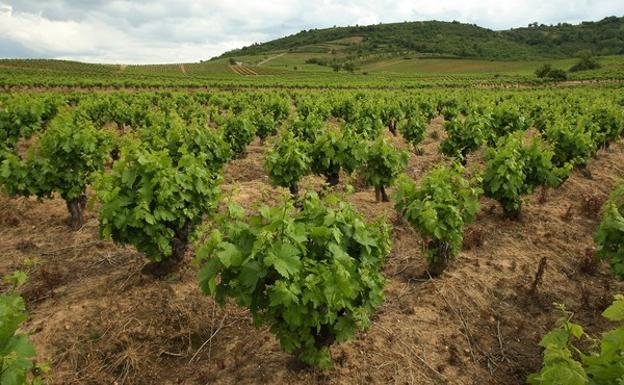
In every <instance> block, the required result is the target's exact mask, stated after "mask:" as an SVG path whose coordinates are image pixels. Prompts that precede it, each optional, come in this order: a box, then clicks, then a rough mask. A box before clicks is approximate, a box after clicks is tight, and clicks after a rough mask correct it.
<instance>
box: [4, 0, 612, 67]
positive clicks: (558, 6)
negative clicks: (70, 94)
mask: <svg viewBox="0 0 624 385" xmlns="http://www.w3.org/2000/svg"><path fill="white" fill-rule="evenodd" d="M0 1H2V0H0ZM623 10H624V9H623V7H622V3H621V0H596V1H591V2H590V1H588V0H568V1H563V0H554V1H548V2H546V1H543V0H528V1H523V2H518V1H509V0H507V1H504V0H482V1H472V0H463V1H461V0H438V1H433V2H432V1H425V0H394V1H390V0H377V1H369V2H366V3H364V2H361V1H356V0H320V1H316V2H309V1H303V0H297V1H287V0H274V1H272V2H271V3H267V2H259V1H252V0H239V1H236V2H231V1H225V0H187V1H185V2H179V1H174V0H152V1H150V2H137V1H130V0H113V1H105V0H50V1H45V2H41V1H37V0H20V1H9V0H4V2H0V52H3V53H4V54H7V52H8V54H9V55H10V52H15V53H14V55H16V56H17V55H24V52H27V53H28V55H30V54H33V55H39V56H42V57H59V58H68V59H77V60H85V61H93V62H117V63H119V62H125V63H154V62H179V61H198V60H202V59H207V58H210V57H211V56H215V55H219V54H220V53H222V52H224V51H226V50H229V49H233V48H237V47H241V46H244V45H249V44H251V43H254V42H260V41H267V40H270V39H273V38H277V37H281V36H284V35H288V34H292V33H296V32H298V31H299V30H301V29H310V28H325V27H331V26H333V25H355V24H359V25H365V24H375V23H379V22H398V21H406V20H408V21H413V20H431V19H436V20H448V21H450V20H459V21H462V22H469V23H475V24H478V25H480V26H484V27H488V28H492V29H505V28H510V27H519V26H526V25H527V24H528V23H531V22H534V21H537V22H540V23H546V24H549V23H557V22H579V21H582V20H599V19H601V18H603V17H606V16H611V15H621V13H622V11H623ZM15 47H18V48H19V49H18V48H15Z"/></svg>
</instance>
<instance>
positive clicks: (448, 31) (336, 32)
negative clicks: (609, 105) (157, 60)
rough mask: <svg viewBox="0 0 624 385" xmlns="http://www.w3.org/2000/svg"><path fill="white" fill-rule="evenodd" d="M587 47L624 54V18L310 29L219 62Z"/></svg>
mask: <svg viewBox="0 0 624 385" xmlns="http://www.w3.org/2000/svg"><path fill="white" fill-rule="evenodd" d="M587 49H589V50H592V51H593V52H594V53H596V54H598V55H621V54H624V17H608V18H605V19H603V20H601V21H598V22H583V23H581V24H578V25H571V24H566V23H560V24H557V25H538V24H537V23H534V24H531V25H529V26H528V27H526V28H516V29H511V30H505V31H493V30H490V29H487V28H482V27H479V26H477V25H474V24H463V23H459V22H455V21H454V22H441V21H423V22H404V23H392V24H377V25H368V26H354V27H336V28H327V29H311V30H307V31H301V32H299V33H297V34H294V35H290V36H287V37H283V38H280V39H276V40H273V41H269V42H266V43H261V44H254V45H251V46H248V47H243V48H240V49H236V50H233V51H229V52H226V53H224V54H223V55H221V56H220V58H224V57H225V58H228V57H240V56H255V55H268V54H276V53H280V52H289V53H309V54H317V55H318V56H319V57H313V56H312V57H310V59H317V60H319V61H322V60H325V61H332V60H334V59H335V60H336V61H340V60H345V58H348V59H349V60H358V61H365V60H369V59H371V58H374V57H379V56H384V55H385V56H388V55H405V54H415V55H421V56H436V57H440V56H447V57H458V58H479V59H498V60H536V59H553V58H569V57H573V56H574V55H576V53H577V52H579V51H581V50H587ZM311 62H312V63H313V62H314V60H312V61H311ZM323 64H327V63H323Z"/></svg>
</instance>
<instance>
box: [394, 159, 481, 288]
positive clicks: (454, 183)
mask: <svg viewBox="0 0 624 385" xmlns="http://www.w3.org/2000/svg"><path fill="white" fill-rule="evenodd" d="M462 171H463V169H462V167H461V166H459V165H457V166H455V167H453V168H449V167H446V166H438V167H437V168H435V169H433V170H432V171H430V172H429V173H428V174H427V175H426V176H425V177H423V179H422V181H421V182H420V185H419V186H416V184H415V183H414V182H413V181H412V180H411V179H409V178H408V177H407V176H405V175H404V176H403V177H401V178H400V179H399V182H398V187H397V192H396V205H395V207H396V209H397V211H398V212H399V213H401V215H402V216H403V217H404V218H405V219H406V220H407V221H408V222H409V223H410V224H412V226H414V227H415V228H416V229H417V230H418V231H419V232H420V233H421V234H422V235H423V236H424V237H425V239H427V240H428V243H427V260H428V261H429V272H430V273H431V274H432V275H434V276H436V275H439V274H440V273H442V271H443V270H444V269H445V268H446V266H447V265H448V262H449V261H450V260H451V259H452V258H454V257H455V256H457V254H458V253H459V250H460V248H461V245H462V241H463V236H464V225H466V224H468V223H470V222H472V221H473V220H474V216H475V214H476V212H477V210H478V209H479V196H480V195H481V193H482V191H481V189H480V188H475V187H472V186H471V184H470V182H469V181H468V180H466V179H465V178H464V177H463V176H462V175H461V172H462Z"/></svg>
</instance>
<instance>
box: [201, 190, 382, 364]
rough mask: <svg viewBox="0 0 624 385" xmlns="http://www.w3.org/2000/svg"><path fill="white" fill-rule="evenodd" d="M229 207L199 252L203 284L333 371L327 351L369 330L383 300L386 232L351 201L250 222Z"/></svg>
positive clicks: (292, 349)
mask: <svg viewBox="0 0 624 385" xmlns="http://www.w3.org/2000/svg"><path fill="white" fill-rule="evenodd" d="M244 217H245V213H244V211H243V210H242V209H241V208H240V207H238V206H230V208H229V210H228V212H227V214H225V215H224V217H223V218H221V219H220V220H219V221H218V223H219V228H218V229H217V230H214V231H213V232H212V233H211V235H210V237H209V238H208V240H207V241H206V243H205V244H203V245H202V246H201V247H200V248H199V250H198V252H197V261H198V262H199V263H200V264H201V265H202V267H201V271H200V273H199V283H200V286H201V288H202V290H203V291H204V292H205V293H207V294H211V295H214V296H215V297H216V300H217V301H218V302H219V303H220V304H222V305H223V304H224V303H225V299H226V298H228V297H231V298H233V299H234V300H235V301H236V303H237V304H238V305H239V306H243V307H246V308H248V309H249V310H250V311H251V315H252V317H253V319H254V324H255V325H256V326H261V325H267V326H269V328H270V330H271V332H272V333H273V334H274V335H275V336H276V337H277V339H278V340H279V342H280V344H281V346H282V348H283V349H284V350H285V351H286V352H289V353H294V354H296V355H297V357H298V358H299V359H300V360H301V361H303V362H304V363H307V364H311V365H316V366H319V367H321V368H328V367H330V366H331V358H330V352H329V346H330V345H331V344H333V343H334V342H343V341H347V340H349V339H351V338H352V337H353V334H354V333H355V331H356V330H357V329H366V328H367V327H368V325H369V323H370V321H369V316H370V315H371V313H373V311H374V310H375V308H376V307H377V306H379V304H381V302H382V300H383V287H384V284H385V279H384V278H383V275H382V274H381V269H382V266H383V264H384V259H385V257H386V255H387V254H388V253H389V251H390V238H389V228H388V226H387V225H386V224H384V223H382V222H379V223H375V224H366V223H365V222H364V220H363V218H362V216H361V215H360V214H359V213H357V212H356V211H355V209H353V207H352V206H351V205H350V204H348V203H346V202H344V201H343V202H340V200H339V199H336V198H335V197H332V196H329V197H328V198H326V199H325V200H321V199H319V198H318V197H317V196H316V195H310V196H308V197H306V199H305V200H304V203H303V208H302V209H301V210H300V211H297V210H296V209H295V208H294V207H293V205H292V203H291V202H286V203H285V204H283V205H282V206H278V207H272V208H269V207H266V206H265V207H262V208H261V209H260V210H259V211H258V213H257V214H253V215H251V216H250V217H249V218H247V219H245V218H244Z"/></svg>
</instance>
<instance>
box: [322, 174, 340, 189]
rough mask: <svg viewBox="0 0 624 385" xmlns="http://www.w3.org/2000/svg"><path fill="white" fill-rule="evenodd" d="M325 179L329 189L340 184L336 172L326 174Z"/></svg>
mask: <svg viewBox="0 0 624 385" xmlns="http://www.w3.org/2000/svg"><path fill="white" fill-rule="evenodd" d="M325 177H326V179H327V184H328V185H330V186H331V187H334V186H337V185H338V183H339V182H340V174H339V173H338V172H331V173H329V174H327V175H326V176H325Z"/></svg>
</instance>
